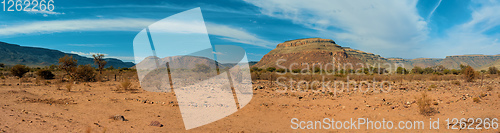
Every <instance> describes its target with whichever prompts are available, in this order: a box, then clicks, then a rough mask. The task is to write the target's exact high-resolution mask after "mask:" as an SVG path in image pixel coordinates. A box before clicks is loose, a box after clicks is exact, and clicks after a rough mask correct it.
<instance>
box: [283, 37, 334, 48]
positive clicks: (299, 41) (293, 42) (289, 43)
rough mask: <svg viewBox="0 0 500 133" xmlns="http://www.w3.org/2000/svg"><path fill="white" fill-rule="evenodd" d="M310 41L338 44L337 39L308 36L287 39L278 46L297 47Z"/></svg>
mask: <svg viewBox="0 0 500 133" xmlns="http://www.w3.org/2000/svg"><path fill="white" fill-rule="evenodd" d="M308 43H329V44H334V45H336V46H338V45H337V44H336V43H335V41H333V40H332V39H321V38H306V39H297V40H291V41H286V42H283V43H280V44H278V46H276V47H295V46H300V45H306V44H308Z"/></svg>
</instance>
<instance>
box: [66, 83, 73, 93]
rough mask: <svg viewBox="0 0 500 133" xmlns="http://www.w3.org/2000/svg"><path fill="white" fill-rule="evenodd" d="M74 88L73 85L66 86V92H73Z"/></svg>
mask: <svg viewBox="0 0 500 133" xmlns="http://www.w3.org/2000/svg"><path fill="white" fill-rule="evenodd" d="M72 87H73V84H71V83H68V84H66V90H67V91H68V92H71V88H72Z"/></svg>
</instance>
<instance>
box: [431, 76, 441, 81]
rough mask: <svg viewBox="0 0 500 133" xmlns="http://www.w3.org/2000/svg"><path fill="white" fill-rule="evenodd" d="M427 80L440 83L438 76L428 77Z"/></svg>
mask: <svg viewBox="0 0 500 133" xmlns="http://www.w3.org/2000/svg"><path fill="white" fill-rule="evenodd" d="M429 80H431V81H441V76H440V75H432V76H430V78H429Z"/></svg>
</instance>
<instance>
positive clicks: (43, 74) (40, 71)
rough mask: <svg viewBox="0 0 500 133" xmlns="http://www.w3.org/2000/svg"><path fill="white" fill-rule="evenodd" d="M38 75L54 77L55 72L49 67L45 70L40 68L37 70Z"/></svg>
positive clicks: (46, 77) (45, 77)
mask: <svg viewBox="0 0 500 133" xmlns="http://www.w3.org/2000/svg"><path fill="white" fill-rule="evenodd" d="M36 75H38V76H39V77H41V78H43V79H54V76H55V75H54V74H53V73H52V71H50V70H47V69H44V70H38V71H37V72H36Z"/></svg>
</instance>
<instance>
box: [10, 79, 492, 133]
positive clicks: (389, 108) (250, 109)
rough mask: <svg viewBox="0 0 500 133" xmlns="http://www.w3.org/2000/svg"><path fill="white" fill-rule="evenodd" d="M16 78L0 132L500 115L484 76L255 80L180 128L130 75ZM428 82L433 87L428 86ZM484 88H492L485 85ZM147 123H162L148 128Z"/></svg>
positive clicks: (285, 127)
mask: <svg viewBox="0 0 500 133" xmlns="http://www.w3.org/2000/svg"><path fill="white" fill-rule="evenodd" d="M48 81H49V82H56V80H48ZM18 82H19V80H18V79H15V78H13V77H9V78H8V79H3V80H2V81H0V106H1V109H0V131H1V132H87V131H91V132H321V131H323V132H437V131H439V132H452V131H460V132H479V131H481V132H499V130H498V129H480V130H477V129H473V130H472V129H463V130H452V129H446V128H447V126H448V125H447V123H446V121H445V120H446V119H447V118H450V119H452V118H458V119H460V118H474V119H476V118H482V119H484V118H490V119H492V118H497V119H500V109H499V108H500V102H499V100H500V94H499V92H500V88H499V87H500V80H499V79H498V78H497V79H488V80H485V81H484V86H483V87H479V86H480V84H479V82H475V83H463V82H462V83H461V84H460V85H456V84H453V83H451V81H439V82H438V81H426V82H421V81H414V82H406V81H403V83H400V82H396V83H393V89H392V91H390V92H389V93H379V92H377V91H374V92H368V93H361V92H356V91H351V92H344V93H341V94H338V95H335V96H334V95H330V94H329V93H328V92H324V93H323V92H311V91H309V92H287V93H278V92H276V91H275V89H276V86H271V85H270V82H269V81H262V80H261V81H254V84H253V86H254V87H255V88H256V89H255V90H254V97H253V99H252V101H251V102H250V103H249V104H248V105H247V106H245V107H244V108H241V109H240V110H239V111H238V112H236V113H234V114H232V115H230V116H228V117H226V118H223V119H221V120H219V121H216V122H213V123H210V124H207V125H204V126H201V127H198V128H195V129H191V130H188V131H186V130H185V129H184V125H183V121H182V118H181V114H180V110H179V107H178V105H177V104H176V98H175V95H174V94H173V93H158V92H147V91H144V90H142V89H141V88H140V87H138V86H139V85H138V84H139V83H138V82H137V81H135V82H133V86H134V87H133V88H135V89H137V90H135V91H116V86H117V85H118V84H119V83H120V82H117V81H108V82H91V83H77V84H74V85H72V90H71V92H67V90H66V89H65V86H66V84H62V85H57V84H55V83H48V84H40V85H36V84H35V83H34V79H30V81H29V82H27V83H23V84H21V85H17V83H18ZM41 83H46V82H45V81H41ZM430 85H434V87H432V88H431V89H429V86H430ZM261 86H262V88H261ZM488 86H490V87H491V88H492V89H491V90H488ZM58 88H59V89H58ZM399 88H402V89H399ZM403 88H404V89H403ZM423 91H426V92H427V94H428V95H429V96H430V97H431V98H432V100H433V105H432V107H433V108H436V109H437V111H436V112H438V113H436V114H434V115H432V116H424V115H421V114H420V113H419V109H418V105H417V103H416V99H417V98H418V97H420V96H421V93H422V92H423ZM481 95H482V96H481ZM475 97H478V98H479V97H480V98H479V99H480V102H479V103H476V102H474V101H473V98H475ZM435 104H437V105H435ZM115 115H122V116H123V117H124V118H125V119H126V121H122V120H115V119H110V117H112V116H115ZM292 118H297V119H298V120H300V121H322V120H323V119H324V118H333V119H334V120H335V121H337V120H340V121H346V120H347V121H349V120H350V119H351V118H352V119H358V118H368V119H369V120H374V121H382V120H383V119H384V120H386V121H389V120H390V121H392V122H394V123H395V124H394V127H397V123H398V122H399V121H424V122H425V124H426V125H425V128H426V129H419V130H417V129H411V130H408V129H391V130H387V129H386V130H375V129H366V126H361V129H349V130H346V129H317V130H306V129H297V130H293V129H292V127H294V126H295V125H293V124H292V123H291V120H292ZM438 118H439V120H440V123H439V128H440V129H439V130H431V129H428V128H429V125H428V124H429V120H437V119H438ZM152 121H158V122H159V123H161V124H162V125H163V126H162V127H158V126H150V123H151V122H152ZM497 122H498V121H497ZM303 126H304V125H303ZM473 127H476V125H473ZM478 127H482V126H478Z"/></svg>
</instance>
